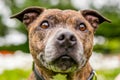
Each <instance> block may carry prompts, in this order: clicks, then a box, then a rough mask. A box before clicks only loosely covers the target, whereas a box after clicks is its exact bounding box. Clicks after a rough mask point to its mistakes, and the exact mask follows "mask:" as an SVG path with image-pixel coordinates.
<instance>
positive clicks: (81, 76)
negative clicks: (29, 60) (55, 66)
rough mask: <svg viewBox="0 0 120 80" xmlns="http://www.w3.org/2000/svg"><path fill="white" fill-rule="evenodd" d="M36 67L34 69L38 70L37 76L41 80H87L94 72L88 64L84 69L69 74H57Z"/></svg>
mask: <svg viewBox="0 0 120 80" xmlns="http://www.w3.org/2000/svg"><path fill="white" fill-rule="evenodd" d="M34 67H35V68H34V69H36V70H34V74H35V76H36V75H38V77H40V78H41V80H59V78H62V80H87V79H88V78H89V76H90V75H91V72H92V68H91V67H90V65H89V63H87V64H86V66H85V67H84V68H83V69H81V70H79V71H76V72H74V73H68V74H62V73H55V72H52V71H48V70H46V69H44V68H42V69H41V68H39V67H38V66H36V65H35V66H34ZM35 71H36V72H35ZM39 71H40V72H39ZM42 78H43V79H42Z"/></svg>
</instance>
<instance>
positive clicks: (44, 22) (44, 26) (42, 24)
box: [40, 21, 49, 29]
mask: <svg viewBox="0 0 120 80" xmlns="http://www.w3.org/2000/svg"><path fill="white" fill-rule="evenodd" d="M40 27H41V28H43V29H47V28H48V27H49V23H48V22H47V21H43V22H42V23H41V25H40Z"/></svg>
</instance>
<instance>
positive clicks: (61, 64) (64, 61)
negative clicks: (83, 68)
mask: <svg viewBox="0 0 120 80" xmlns="http://www.w3.org/2000/svg"><path fill="white" fill-rule="evenodd" d="M53 65H55V66H57V67H58V68H59V69H61V71H65V70H68V69H69V68H71V67H73V66H77V63H76V61H75V60H73V59H72V58H71V57H70V56H68V55H62V56H60V57H58V58H57V59H55V60H54V61H53Z"/></svg>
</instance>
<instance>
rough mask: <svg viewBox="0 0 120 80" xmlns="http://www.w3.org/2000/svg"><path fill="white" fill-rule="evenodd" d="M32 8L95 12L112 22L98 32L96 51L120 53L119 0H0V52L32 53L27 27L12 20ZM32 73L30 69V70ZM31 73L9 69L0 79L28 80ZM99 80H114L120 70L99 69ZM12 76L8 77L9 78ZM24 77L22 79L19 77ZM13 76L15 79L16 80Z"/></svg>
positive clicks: (102, 25)
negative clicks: (19, 13) (92, 10)
mask: <svg viewBox="0 0 120 80" xmlns="http://www.w3.org/2000/svg"><path fill="white" fill-rule="evenodd" d="M29 6H40V7H45V8H59V9H63V10H64V9H74V10H81V9H94V10H97V11H98V12H100V13H101V14H102V15H104V16H105V17H107V18H108V19H110V20H111V21H112V23H103V24H101V25H100V27H99V29H98V30H97V32H96V33H95V40H94V41H95V43H94V51H95V52H97V53H102V54H110V55H111V54H112V55H113V54H117V55H119V53H120V1H119V0H0V51H11V52H14V51H17V50H22V51H23V52H25V53H29V47H28V38H27V30H26V29H25V26H24V24H22V23H21V22H19V21H18V20H15V19H10V18H9V17H10V16H11V15H13V14H15V13H18V12H20V11H21V10H23V9H24V8H26V7H29ZM30 71H31V70H30ZM30 71H29V70H28V71H24V70H19V69H15V70H8V71H5V72H4V73H3V74H1V75H0V80H25V79H26V78H27V77H28V75H29V74H30ZM97 73H98V77H99V78H101V77H102V79H100V80H114V78H115V77H116V76H117V74H118V73H120V68H117V69H114V70H98V71H97ZM8 75H9V76H8ZM19 75H21V76H19ZM13 76H14V78H13Z"/></svg>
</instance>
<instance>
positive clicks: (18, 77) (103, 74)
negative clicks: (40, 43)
mask: <svg viewBox="0 0 120 80" xmlns="http://www.w3.org/2000/svg"><path fill="white" fill-rule="evenodd" d="M30 72H31V70H21V69H14V70H6V71H4V73H2V74H0V80H27V78H28V76H29V75H30ZM96 73H97V78H98V80H114V79H115V77H116V76H117V75H118V74H119V73H120V68H116V69H111V70H97V71H96ZM57 77H58V76H57ZM60 80H63V78H62V77H61V78H60Z"/></svg>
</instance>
